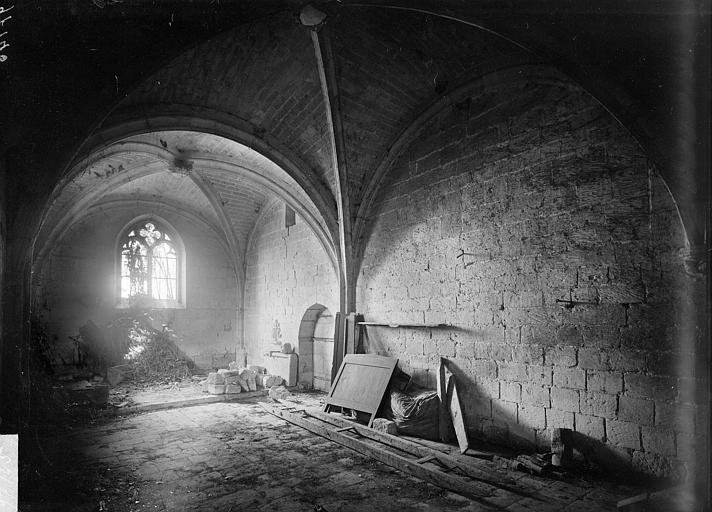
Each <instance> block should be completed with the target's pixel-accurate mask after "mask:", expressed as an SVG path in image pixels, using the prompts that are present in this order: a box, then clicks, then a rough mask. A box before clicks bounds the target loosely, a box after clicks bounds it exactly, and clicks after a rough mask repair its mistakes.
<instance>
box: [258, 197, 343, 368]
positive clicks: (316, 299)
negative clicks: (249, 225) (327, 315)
mask: <svg viewBox="0 0 712 512" xmlns="http://www.w3.org/2000/svg"><path fill="white" fill-rule="evenodd" d="M284 208H285V205H284V203H282V202H277V203H276V204H274V205H272V207H271V208H269V209H268V210H266V211H265V214H264V215H263V216H262V217H261V218H260V219H259V220H258V223H257V225H256V227H255V231H254V233H253V234H252V237H251V240H250V244H249V246H248V253H247V258H246V262H247V269H246V282H245V348H246V350H247V356H248V361H249V362H250V363H255V364H259V363H262V362H263V354H264V353H265V352H269V351H270V350H280V343H290V344H291V345H292V346H293V347H295V349H296V351H297V352H298V353H299V355H300V360H299V374H300V377H299V379H300V381H301V375H302V374H304V373H312V374H313V370H314V359H316V360H319V361H320V360H321V359H323V358H320V353H312V354H310V353H309V352H310V350H314V351H317V350H326V349H327V347H325V346H323V343H321V342H320V343H315V344H313V349H312V348H310V347H307V346H305V345H304V344H303V343H302V344H301V346H300V330H301V331H302V336H301V337H302V338H304V339H306V338H308V337H309V336H308V335H307V334H304V331H305V329H300V327H301V326H302V322H304V324H305V325H306V324H311V325H315V324H316V322H317V318H318V314H319V312H321V311H322V310H323V308H324V307H325V308H328V310H329V311H330V312H331V313H332V314H334V313H335V312H336V311H338V310H339V287H338V286H339V284H338V279H337V277H336V274H335V272H334V268H333V266H332V264H331V262H330V260H329V258H328V256H327V254H326V252H325V251H324V249H323V248H322V247H321V245H320V244H319V241H318V239H317V237H316V235H315V234H314V233H313V231H312V230H311V229H310V228H309V226H307V224H306V223H305V222H304V220H303V219H302V218H301V217H299V215H297V216H296V224H295V225H294V226H291V227H289V228H286V227H284V226H285V222H284V215H285V212H284ZM306 330H309V331H310V333H311V334H310V335H311V336H314V334H313V330H314V327H312V328H311V329H306ZM332 335H333V333H332ZM321 355H323V354H321Z"/></svg>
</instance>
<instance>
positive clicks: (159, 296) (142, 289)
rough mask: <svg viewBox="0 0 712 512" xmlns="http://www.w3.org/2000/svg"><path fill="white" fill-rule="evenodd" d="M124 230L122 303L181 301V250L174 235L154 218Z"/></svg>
mask: <svg viewBox="0 0 712 512" xmlns="http://www.w3.org/2000/svg"><path fill="white" fill-rule="evenodd" d="M125 233H126V234H125V235H124V237H123V238H122V239H121V241H120V251H121V254H120V263H119V264H120V274H119V275H120V282H119V293H120V299H121V303H122V304H123V305H129V304H130V303H139V302H140V303H141V304H144V305H150V306H154V307H155V306H162V307H175V306H176V305H178V304H179V303H180V302H182V296H181V295H182V293H181V291H182V290H181V284H182V281H183V279H182V276H181V275H180V274H181V269H182V268H183V266H182V262H181V259H182V254H180V252H181V251H180V249H179V247H178V245H177V244H176V241H175V240H174V238H173V237H172V236H171V235H170V234H169V233H168V232H167V231H166V229H165V228H164V227H163V226H161V224H159V223H158V222H157V221H154V220H147V221H146V220H144V221H141V222H139V223H137V224H135V225H133V226H132V227H130V228H129V229H128V230H126V232H125Z"/></svg>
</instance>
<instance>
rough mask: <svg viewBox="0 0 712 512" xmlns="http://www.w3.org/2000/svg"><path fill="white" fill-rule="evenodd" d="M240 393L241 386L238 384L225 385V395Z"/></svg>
mask: <svg viewBox="0 0 712 512" xmlns="http://www.w3.org/2000/svg"><path fill="white" fill-rule="evenodd" d="M241 392H242V386H240V384H225V393H226V394H234V393H241Z"/></svg>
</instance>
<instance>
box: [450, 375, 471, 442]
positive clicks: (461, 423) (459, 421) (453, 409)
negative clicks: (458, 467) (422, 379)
mask: <svg viewBox="0 0 712 512" xmlns="http://www.w3.org/2000/svg"><path fill="white" fill-rule="evenodd" d="M450 381H451V383H452V392H451V393H449V400H448V409H449V410H450V417H451V418H452V424H453V425H454V426H455V436H456V437H457V444H458V446H459V447H460V453H465V452H466V451H467V450H468V449H469V448H470V443H469V441H468V440H467V429H466V428H465V419H464V417H463V415H462V406H461V405H460V397H459V396H458V394H457V383H456V382H455V379H454V378H453V379H450Z"/></svg>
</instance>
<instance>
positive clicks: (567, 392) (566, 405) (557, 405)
mask: <svg viewBox="0 0 712 512" xmlns="http://www.w3.org/2000/svg"><path fill="white" fill-rule="evenodd" d="M551 407H552V408H554V409H559V410H561V411H568V412H579V411H580V408H579V392H578V391H577V390H575V389H565V388H557V387H553V388H551Z"/></svg>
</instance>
